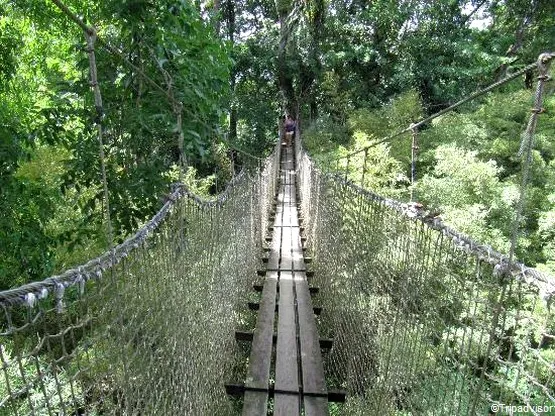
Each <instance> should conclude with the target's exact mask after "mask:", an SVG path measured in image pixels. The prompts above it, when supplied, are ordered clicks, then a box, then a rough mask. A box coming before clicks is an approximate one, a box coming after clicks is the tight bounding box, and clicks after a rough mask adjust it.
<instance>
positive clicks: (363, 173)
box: [360, 149, 368, 188]
mask: <svg viewBox="0 0 555 416" xmlns="http://www.w3.org/2000/svg"><path fill="white" fill-rule="evenodd" d="M367 162H368V149H364V163H363V164H362V177H361V178H360V187H361V188H364V179H365V176H366V163H367Z"/></svg>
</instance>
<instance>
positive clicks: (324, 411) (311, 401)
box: [303, 396, 329, 416]
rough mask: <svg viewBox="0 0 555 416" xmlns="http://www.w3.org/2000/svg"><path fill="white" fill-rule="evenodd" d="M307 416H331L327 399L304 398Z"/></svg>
mask: <svg viewBox="0 0 555 416" xmlns="http://www.w3.org/2000/svg"><path fill="white" fill-rule="evenodd" d="M303 405H304V414H305V416H324V415H329V408H328V399H327V397H310V396H304V397H303Z"/></svg>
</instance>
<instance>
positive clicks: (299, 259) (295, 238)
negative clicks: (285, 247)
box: [291, 227, 306, 271]
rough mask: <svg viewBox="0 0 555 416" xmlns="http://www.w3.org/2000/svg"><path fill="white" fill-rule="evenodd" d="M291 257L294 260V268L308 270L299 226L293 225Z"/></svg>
mask: <svg viewBox="0 0 555 416" xmlns="http://www.w3.org/2000/svg"><path fill="white" fill-rule="evenodd" d="M291 259H292V261H293V270H300V271H304V270H306V264H305V262H304V253H303V248H302V245H301V236H300V232H299V227H291Z"/></svg>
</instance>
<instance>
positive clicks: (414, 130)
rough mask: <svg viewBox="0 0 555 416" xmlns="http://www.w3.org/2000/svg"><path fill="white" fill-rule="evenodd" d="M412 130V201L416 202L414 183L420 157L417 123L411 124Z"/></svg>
mask: <svg viewBox="0 0 555 416" xmlns="http://www.w3.org/2000/svg"><path fill="white" fill-rule="evenodd" d="M410 129H411V131H412V146H411V166H410V202H414V197H415V195H414V194H415V192H414V185H415V184H416V161H417V158H418V127H417V126H416V125H415V124H412V125H411V126H410Z"/></svg>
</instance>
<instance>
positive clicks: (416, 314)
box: [296, 79, 555, 415]
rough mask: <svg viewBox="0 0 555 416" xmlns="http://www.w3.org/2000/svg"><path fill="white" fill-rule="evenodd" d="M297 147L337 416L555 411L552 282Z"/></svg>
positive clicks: (303, 212)
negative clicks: (338, 401) (340, 400)
mask: <svg viewBox="0 0 555 416" xmlns="http://www.w3.org/2000/svg"><path fill="white" fill-rule="evenodd" d="M541 82H542V80H541V79H540V83H541ZM540 106H541V103H540ZM536 107H538V105H536ZM534 114H535V115H537V114H538V112H537V111H534V112H533V115H532V117H535V116H534ZM527 133H528V130H527ZM531 134H532V135H533V131H532V132H531ZM297 142H298V144H297V149H296V150H297V166H298V181H299V187H298V188H299V193H300V195H301V215H302V217H303V219H304V223H303V225H304V227H305V236H306V238H307V247H308V250H309V251H310V252H311V253H312V256H313V259H314V260H313V263H312V268H313V272H314V278H313V281H312V282H313V284H314V285H315V286H318V287H319V288H320V290H319V292H318V293H319V294H318V302H319V306H322V307H323V309H322V313H321V317H320V335H321V336H324V337H332V338H333V339H334V343H333V348H332V349H331V351H330V352H329V353H328V354H327V355H326V357H325V368H326V380H327V382H328V384H329V385H330V386H332V387H338V388H343V389H346V390H347V392H348V395H347V401H346V403H345V404H344V405H342V406H341V407H340V408H336V409H335V410H334V411H336V414H341V415H484V414H494V413H495V414H496V413H498V414H503V415H511V414H519V413H517V412H523V414H524V413H526V414H534V415H539V414H546V413H547V414H551V413H554V414H555V365H554V358H555V325H554V323H553V322H554V320H553V312H552V298H553V294H555V281H554V280H553V278H552V277H550V276H547V275H544V274H542V273H540V272H539V271H537V270H535V269H532V268H528V267H526V266H524V265H523V264H521V263H518V262H516V261H515V260H514V259H513V257H512V251H513V250H514V247H513V249H512V250H511V254H510V255H506V256H505V255H502V254H500V253H498V252H496V251H495V250H493V249H492V248H491V247H489V246H486V245H481V244H478V243H476V242H474V241H473V240H472V239H470V238H469V237H467V236H465V235H462V234H459V233H458V232H456V231H455V230H453V229H451V228H449V227H448V226H447V225H445V224H443V223H442V222H441V220H440V219H439V218H437V217H434V216H430V215H428V214H429V213H427V212H426V211H425V210H423V209H421V208H420V207H419V206H418V205H416V204H412V203H406V204H404V203H400V202H398V201H394V200H391V199H387V198H383V197H381V196H379V195H376V194H375V193H373V192H370V191H369V190H367V189H364V188H362V187H360V186H359V185H357V184H355V183H354V182H353V181H352V180H351V178H350V175H348V174H347V173H348V171H349V164H348V158H347V159H346V160H347V162H346V167H345V169H344V170H339V171H334V170H329V171H326V170H323V169H321V168H320V167H319V166H316V165H315V164H314V162H313V161H312V160H311V159H310V157H309V156H308V154H307V153H306V152H305V151H304V150H303V149H302V146H301V144H300V140H298V141H297ZM363 152H365V149H362V150H361V151H360V154H361V155H362V154H363ZM343 165H345V163H344V164H343ZM359 166H362V165H361V164H359ZM361 174H362V175H363V177H364V172H358V175H359V176H360V175H361ZM358 182H362V183H363V182H364V181H359V180H357V183H358ZM524 186H525V184H524V185H523V187H524ZM523 193H524V190H523ZM522 197H523V196H522V195H521V198H522ZM515 223H517V224H518V215H517V219H516V220H515ZM332 413H333V412H332Z"/></svg>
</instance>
